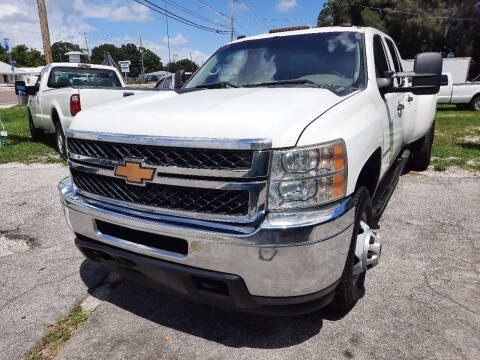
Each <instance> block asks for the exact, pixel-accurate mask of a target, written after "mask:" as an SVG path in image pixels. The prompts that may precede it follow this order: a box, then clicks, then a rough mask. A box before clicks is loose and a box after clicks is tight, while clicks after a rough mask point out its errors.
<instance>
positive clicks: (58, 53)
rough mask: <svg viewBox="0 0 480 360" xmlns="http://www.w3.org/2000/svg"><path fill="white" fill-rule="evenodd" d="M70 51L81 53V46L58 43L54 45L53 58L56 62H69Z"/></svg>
mask: <svg viewBox="0 0 480 360" xmlns="http://www.w3.org/2000/svg"><path fill="white" fill-rule="evenodd" d="M69 51H81V49H80V46H79V45H77V44H72V43H70V42H64V41H57V42H55V43H54V44H53V45H52V56H53V61H54V62H67V61H68V55H65V53H67V52H69Z"/></svg>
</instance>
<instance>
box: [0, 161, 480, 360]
mask: <svg viewBox="0 0 480 360" xmlns="http://www.w3.org/2000/svg"><path fill="white" fill-rule="evenodd" d="M66 173H67V169H66V168H65V167H62V166H47V165H36V166H24V165H11V164H9V165H4V166H0V184H1V185H0V209H1V210H0V214H1V217H0V218H1V222H0V234H1V236H2V238H1V239H0V243H2V242H5V240H4V238H6V239H8V241H10V242H11V241H14V242H15V241H20V242H24V243H25V244H24V245H22V246H17V247H14V246H13V247H12V246H11V247H9V248H8V249H7V250H2V249H3V248H1V247H0V273H1V274H2V277H1V278H0V349H1V351H0V358H1V359H15V358H20V357H21V356H22V355H23V354H25V353H26V352H27V351H28V349H29V348H31V347H32V346H33V344H34V343H35V341H37V340H38V339H39V338H40V337H41V335H42V333H44V331H45V329H46V328H45V324H47V323H52V322H53V321H55V319H57V318H59V317H61V316H63V315H65V314H66V313H67V312H68V311H69V310H70V309H71V308H72V307H73V306H74V304H75V303H77V302H79V301H81V300H82V299H83V298H86V297H87V295H88V292H90V293H91V294H93V297H96V298H97V299H98V303H99V305H98V307H97V308H96V310H95V312H94V313H93V315H92V317H91V318H90V319H89V321H88V322H87V324H85V325H84V326H83V327H82V328H81V329H79V330H78V331H77V332H76V334H75V335H74V337H73V338H72V339H71V340H70V341H69V342H68V343H67V345H66V346H65V348H64V349H63V350H62V352H61V354H60V358H62V359H90V358H96V359H150V358H164V359H189V358H200V359H207V358H208V359H225V358H234V359H252V358H262V359H310V358H312V359H318V358H331V359H352V358H355V359H391V358H395V359H479V358H480V343H479V341H478V338H479V336H480V315H479V313H480V283H479V282H480V276H479V272H480V265H479V264H480V252H479V251H480V239H479V234H480V224H479V222H478V214H479V213H480V204H479V202H478V199H479V198H480V179H479V177H478V176H474V175H473V174H471V173H465V174H461V175H460V176H454V175H452V176H442V177H438V176H437V177H432V176H425V174H429V173H428V172H426V173H422V174H417V173H413V174H410V175H406V176H403V177H402V178H401V180H400V182H399V185H398V188H397V190H396V191H395V193H394V195H393V197H392V199H391V201H390V203H389V205H388V207H387V210H386V211H385V214H384V216H383V218H382V221H381V222H380V229H379V233H380V235H381V236H382V238H383V240H384V247H383V253H382V259H381V262H380V265H379V266H378V267H376V268H375V269H373V270H372V271H370V272H369V273H368V276H367V283H366V288H367V290H366V295H365V297H364V298H363V299H362V300H360V301H359V303H358V304H357V305H356V307H355V308H354V309H353V310H352V311H351V312H350V313H348V314H347V315H346V316H345V317H343V318H340V319H338V318H333V317H332V315H329V314H326V313H321V312H320V313H315V314H311V315H306V316H300V317H289V318H269V317H259V316H253V315H248V314H241V313H235V312H231V311H225V310H220V309H216V308H210V307H207V306H204V305H199V304H193V303H190V302H188V301H186V300H182V299H178V298H175V297H171V296H167V295H163V294H160V293H156V292H154V291H151V290H149V289H146V288H143V287H141V286H138V285H135V284H133V283H130V282H128V281H126V280H123V281H121V282H120V283H119V285H118V286H117V287H116V288H115V289H114V290H112V291H110V292H107V293H105V292H101V295H100V294H97V292H96V291H94V289H95V287H96V286H97V285H98V284H99V283H100V282H101V281H102V280H103V279H104V278H105V276H106V275H107V273H106V271H105V270H104V269H103V268H102V267H101V266H96V265H95V264H92V263H91V262H89V261H86V260H83V259H82V257H81V255H80V254H79V253H78V251H77V250H76V249H75V248H74V245H73V243H72V240H73V236H72V234H70V232H69V230H68V227H67V225H66V223H65V221H64V219H63V215H62V213H61V209H60V205H59V203H58V196H57V194H56V183H57V182H58V180H60V179H61V178H62V176H65V174H66ZM20 184H21V185H20ZM2 251H3V252H2ZM2 254H3V255H2Z"/></svg>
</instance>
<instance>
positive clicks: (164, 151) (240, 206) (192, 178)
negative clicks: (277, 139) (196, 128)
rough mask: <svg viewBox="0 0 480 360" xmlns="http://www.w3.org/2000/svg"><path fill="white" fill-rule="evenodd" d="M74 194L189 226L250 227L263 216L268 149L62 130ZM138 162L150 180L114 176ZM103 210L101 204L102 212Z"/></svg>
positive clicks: (260, 143)
mask: <svg viewBox="0 0 480 360" xmlns="http://www.w3.org/2000/svg"><path fill="white" fill-rule="evenodd" d="M66 135H67V149H68V152H67V154H68V164H69V166H70V171H71V174H72V179H73V181H74V184H75V186H76V192H77V194H78V195H80V196H85V197H88V198H90V199H91V200H92V201H100V202H104V203H105V204H106V205H112V206H117V207H118V206H120V207H130V208H133V209H135V210H140V211H149V212H156V213H161V214H168V215H177V216H182V217H190V218H195V219H204V220H213V221H228V222H238V223H250V222H255V221H257V220H258V219H259V218H260V217H262V216H263V215H264V214H265V205H266V195H267V174H268V165H269V156H270V151H268V149H270V147H271V142H270V141H269V140H266V139H240V140H235V139H200V138H171V137H155V136H131V135H122V134H104V133H88V132H82V131H73V130H67V133H66ZM132 161H134V162H138V163H140V164H141V166H142V167H147V168H154V169H155V170H156V175H155V176H154V177H153V178H152V179H151V180H147V181H145V183H142V186H140V185H136V184H132V183H128V182H127V181H126V179H125V178H122V177H120V175H118V176H116V175H115V171H116V169H117V167H118V166H125V163H126V162H132ZM107 203H109V204H107Z"/></svg>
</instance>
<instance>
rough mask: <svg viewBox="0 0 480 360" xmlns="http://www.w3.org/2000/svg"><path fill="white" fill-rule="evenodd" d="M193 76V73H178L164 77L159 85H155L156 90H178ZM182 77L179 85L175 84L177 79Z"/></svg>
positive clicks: (178, 81) (159, 81) (178, 82)
mask: <svg viewBox="0 0 480 360" xmlns="http://www.w3.org/2000/svg"><path fill="white" fill-rule="evenodd" d="M192 75H193V72H178V71H177V72H176V73H171V74H167V75H164V76H162V77H161V78H160V79H159V80H158V81H157V83H156V84H155V88H156V89H164V90H167V89H170V90H173V89H178V88H180V87H181V85H182V84H183V83H185V82H186V81H187V80H188V79H190V77H191V76H192ZM179 76H180V77H181V80H178V79H177V84H175V79H176V78H178V77H179Z"/></svg>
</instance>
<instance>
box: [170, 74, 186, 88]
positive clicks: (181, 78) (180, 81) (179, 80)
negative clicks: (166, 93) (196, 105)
mask: <svg viewBox="0 0 480 360" xmlns="http://www.w3.org/2000/svg"><path fill="white" fill-rule="evenodd" d="M185 82H186V77H185V70H183V69H179V70H177V71H176V72H175V80H174V83H173V87H174V88H175V89H179V88H181V87H182V86H183V85H184V84H185Z"/></svg>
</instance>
